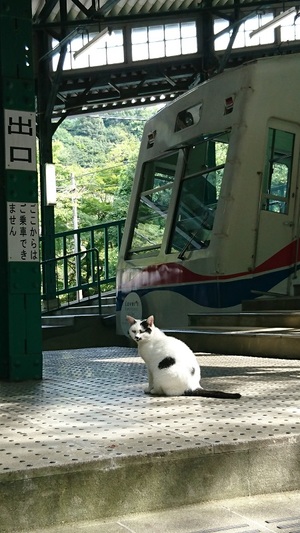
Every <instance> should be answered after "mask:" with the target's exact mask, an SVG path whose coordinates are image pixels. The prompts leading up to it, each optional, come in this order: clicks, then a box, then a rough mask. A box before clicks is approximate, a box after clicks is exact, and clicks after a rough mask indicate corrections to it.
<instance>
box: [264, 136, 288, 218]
mask: <svg viewBox="0 0 300 533" xmlns="http://www.w3.org/2000/svg"><path fill="white" fill-rule="evenodd" d="M294 141H295V135H294V134H293V133H290V132H287V131H282V130H277V129H274V128H269V131H268V144H267V154H266V164H265V168H264V173H263V191H262V209H263V210H264V211H271V212H273V213H281V214H284V215H287V214H288V210H289V195H290V183H291V174H292V164H293V150H294Z"/></svg>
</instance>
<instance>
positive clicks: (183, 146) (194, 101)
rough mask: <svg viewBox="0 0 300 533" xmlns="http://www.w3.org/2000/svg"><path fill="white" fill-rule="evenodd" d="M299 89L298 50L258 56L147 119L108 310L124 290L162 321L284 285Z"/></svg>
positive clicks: (236, 305)
mask: <svg viewBox="0 0 300 533" xmlns="http://www.w3.org/2000/svg"><path fill="white" fill-rule="evenodd" d="M299 94H300V55H298V54H295V55H290V56H279V57H275V58H271V59H260V60H258V61H253V62H251V63H248V64H247V65H244V66H242V67H239V68H237V69H232V70H228V71H226V72H224V73H223V74H221V75H218V76H216V77H215V78H212V79H211V80H209V81H207V82H205V83H203V84H202V85H200V86H198V87H196V88H195V89H192V90H191V91H189V92H188V93H186V94H185V95H183V96H182V97H180V98H178V99H177V100H175V101H174V102H172V103H171V104H169V105H168V106H166V107H165V108H163V109H162V110H161V111H160V112H159V113H158V114H157V115H155V116H154V117H153V118H152V119H150V120H149V121H148V122H147V124H146V126H145V129H144V135H143V139H142V143H141V148H140V154H139V159H138V163H137V169H136V175H135V180H134V183H133V188H132V196H131V202H130V206H129V212H128V218H127V221H126V225H125V230H124V236H123V240H122V246H121V250H120V258H119V263H118V277H117V312H118V315H119V319H120V317H121V315H122V313H123V314H124V312H127V311H128V309H129V310H130V306H131V305H132V306H133V307H134V298H133V297H132V293H134V295H137V299H140V301H141V305H142V315H143V317H145V316H148V314H155V316H156V321H157V323H158V324H159V326H160V327H165V328H168V327H184V326H186V325H187V323H188V313H196V312H206V313H214V312H224V313H226V312H230V311H233V310H234V311H237V310H239V309H240V308H241V302H242V301H243V300H247V299H252V298H254V297H258V295H259V294H262V293H268V292H273V293H278V294H288V295H291V294H293V291H294V285H295V284H296V283H297V277H298V268H299V256H300V252H299V231H300V228H299V202H300V195H299V152H300V97H299ZM129 294H131V296H129V297H128V295H129ZM128 298H129V302H133V303H129V304H128V305H127V306H125V308H124V300H125V302H126V301H127V302H128ZM137 312H138V313H140V312H141V310H140V308H138V311H137ZM120 323H121V320H119V331H120V332H121V326H120Z"/></svg>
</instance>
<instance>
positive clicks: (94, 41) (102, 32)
mask: <svg viewBox="0 0 300 533" xmlns="http://www.w3.org/2000/svg"><path fill="white" fill-rule="evenodd" d="M110 33H111V31H110V30H109V29H108V28H104V30H102V31H100V33H98V35H96V36H95V37H93V39H91V40H90V41H89V42H88V43H86V44H85V45H84V46H83V47H82V48H80V50H77V51H76V52H74V54H73V58H74V59H77V57H78V56H80V55H81V54H83V53H84V52H86V51H87V50H88V49H89V48H91V47H92V46H94V44H96V43H97V42H98V41H100V39H102V38H103V37H105V36H106V35H108V34H110Z"/></svg>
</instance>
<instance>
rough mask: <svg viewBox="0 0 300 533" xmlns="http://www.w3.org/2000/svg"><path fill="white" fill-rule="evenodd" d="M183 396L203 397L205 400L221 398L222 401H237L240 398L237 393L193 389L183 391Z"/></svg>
mask: <svg viewBox="0 0 300 533" xmlns="http://www.w3.org/2000/svg"><path fill="white" fill-rule="evenodd" d="M184 396H204V397H206V398H222V399H230V398H231V399H232V400H238V399H239V398H241V394H239V393H238V392H223V391H218V390H204V389H200V388H199V389H195V390H186V391H184Z"/></svg>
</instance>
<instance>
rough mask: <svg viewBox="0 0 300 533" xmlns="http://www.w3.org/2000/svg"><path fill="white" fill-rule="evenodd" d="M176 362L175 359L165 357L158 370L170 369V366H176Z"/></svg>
mask: <svg viewBox="0 0 300 533" xmlns="http://www.w3.org/2000/svg"><path fill="white" fill-rule="evenodd" d="M175 363H176V361H175V359H174V357H165V358H164V359H162V360H161V361H160V362H159V363H158V368H159V369H160V370H162V368H169V367H170V366H173V365H175Z"/></svg>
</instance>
